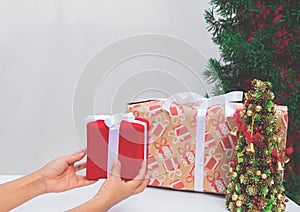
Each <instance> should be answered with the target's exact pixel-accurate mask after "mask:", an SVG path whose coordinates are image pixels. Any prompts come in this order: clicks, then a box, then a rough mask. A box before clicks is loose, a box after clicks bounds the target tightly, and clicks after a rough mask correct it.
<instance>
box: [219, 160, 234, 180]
mask: <svg viewBox="0 0 300 212" xmlns="http://www.w3.org/2000/svg"><path fill="white" fill-rule="evenodd" d="M231 167H234V162H233V161H229V162H228V163H224V164H222V166H221V169H222V171H224V172H225V173H226V174H225V176H226V178H228V179H229V178H231V176H232V173H231V172H229V168H231Z"/></svg>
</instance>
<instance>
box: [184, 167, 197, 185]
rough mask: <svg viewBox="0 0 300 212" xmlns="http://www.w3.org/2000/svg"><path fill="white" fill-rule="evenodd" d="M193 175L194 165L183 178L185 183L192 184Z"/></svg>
mask: <svg viewBox="0 0 300 212" xmlns="http://www.w3.org/2000/svg"><path fill="white" fill-rule="evenodd" d="M194 174H195V165H193V166H192V168H191V169H190V171H189V173H188V175H187V176H186V178H185V181H186V182H187V183H192V182H194Z"/></svg>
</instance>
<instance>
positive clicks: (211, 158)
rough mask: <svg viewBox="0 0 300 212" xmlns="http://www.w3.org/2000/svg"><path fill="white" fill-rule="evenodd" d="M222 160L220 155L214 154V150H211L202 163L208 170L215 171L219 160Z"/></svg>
mask: <svg viewBox="0 0 300 212" xmlns="http://www.w3.org/2000/svg"><path fill="white" fill-rule="evenodd" d="M222 158H223V154H222V153H215V149H211V150H210V151H209V152H208V154H206V155H205V159H204V163H205V167H206V168H208V169H210V170H215V169H216V168H217V167H218V165H219V163H220V160H221V159H222Z"/></svg>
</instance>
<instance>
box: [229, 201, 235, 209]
mask: <svg viewBox="0 0 300 212" xmlns="http://www.w3.org/2000/svg"><path fill="white" fill-rule="evenodd" d="M228 208H229V209H231V210H232V209H233V208H234V206H233V203H232V202H230V203H229V206H228Z"/></svg>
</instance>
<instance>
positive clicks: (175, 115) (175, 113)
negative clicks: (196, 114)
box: [169, 104, 185, 124]
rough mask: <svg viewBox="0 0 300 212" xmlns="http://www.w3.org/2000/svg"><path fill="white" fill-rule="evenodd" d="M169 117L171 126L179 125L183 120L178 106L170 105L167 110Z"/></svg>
mask: <svg viewBox="0 0 300 212" xmlns="http://www.w3.org/2000/svg"><path fill="white" fill-rule="evenodd" d="M169 116H170V117H171V121H172V123H173V124H180V123H182V122H183V121H184V120H185V116H184V113H182V108H181V107H180V106H179V105H178V104H172V105H171V106H170V109H169Z"/></svg>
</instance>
